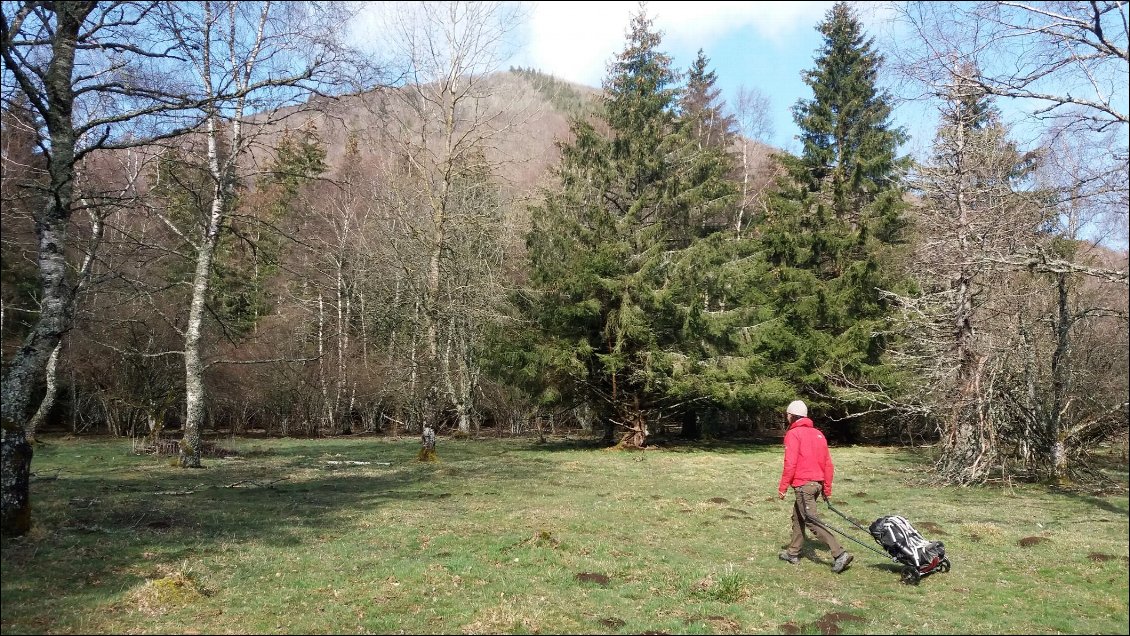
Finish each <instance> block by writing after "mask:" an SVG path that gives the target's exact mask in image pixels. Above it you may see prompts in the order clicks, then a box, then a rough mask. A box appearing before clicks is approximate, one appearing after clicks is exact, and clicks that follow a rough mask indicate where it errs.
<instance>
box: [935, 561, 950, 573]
mask: <svg viewBox="0 0 1130 636" xmlns="http://www.w3.org/2000/svg"><path fill="white" fill-rule="evenodd" d="M938 569H939V570H941V571H942V572H949V571H950V560H949V559H942V562H941V563H939V564H938Z"/></svg>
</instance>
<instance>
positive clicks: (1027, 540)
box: [1017, 537, 1048, 548]
mask: <svg viewBox="0 0 1130 636" xmlns="http://www.w3.org/2000/svg"><path fill="white" fill-rule="evenodd" d="M1047 541H1048V538H1047V537H1024V538H1023V539H1021V540H1020V541H1017V544H1019V545H1020V547H1022V548H1030V547H1032V546H1034V545H1040V544H1041V543H1046V542H1047Z"/></svg>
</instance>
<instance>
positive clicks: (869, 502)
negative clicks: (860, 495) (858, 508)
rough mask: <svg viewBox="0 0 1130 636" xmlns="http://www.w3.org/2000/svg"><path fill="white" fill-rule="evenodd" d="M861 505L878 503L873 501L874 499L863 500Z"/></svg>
mask: <svg viewBox="0 0 1130 636" xmlns="http://www.w3.org/2000/svg"><path fill="white" fill-rule="evenodd" d="M863 503H865V504H878V503H879V502H878V501H875V500H874V499H864V500H863Z"/></svg>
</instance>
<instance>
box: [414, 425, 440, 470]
mask: <svg viewBox="0 0 1130 636" xmlns="http://www.w3.org/2000/svg"><path fill="white" fill-rule="evenodd" d="M420 445H421V448H420V454H419V455H418V456H417V457H416V459H418V460H419V461H422V462H434V461H436V460H437V459H439V456H438V455H436V432H435V429H433V428H432V427H430V426H425V427H424V434H423V435H421V436H420Z"/></svg>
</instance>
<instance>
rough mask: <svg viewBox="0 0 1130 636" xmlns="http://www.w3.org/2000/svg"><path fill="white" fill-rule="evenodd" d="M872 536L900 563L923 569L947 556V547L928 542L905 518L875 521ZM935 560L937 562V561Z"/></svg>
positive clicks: (936, 542)
mask: <svg viewBox="0 0 1130 636" xmlns="http://www.w3.org/2000/svg"><path fill="white" fill-rule="evenodd" d="M868 532H870V533H871V536H873V537H875V540H876V541H878V542H879V545H881V546H883V549H884V550H886V551H887V554H889V555H891V556H892V557H894V558H895V559H897V560H898V561H899V562H900V563H903V564H905V565H911V566H914V567H915V568H922V567H924V566H929V565H931V564H936V563H937V562H938V561H941V560H942V559H944V558H945V556H946V546H945V545H944V544H943V543H942V542H941V541H927V540H926V539H923V538H922V535H920V534H918V531H917V530H915V529H914V526H912V525H910V522H909V521H907V520H906V519H904V518H903V517H898V516H895V515H889V516H886V517H880V518H879V519H876V520H875V523H872V524H871V527H870V528H868ZM935 559H936V560H937V561H935Z"/></svg>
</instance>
